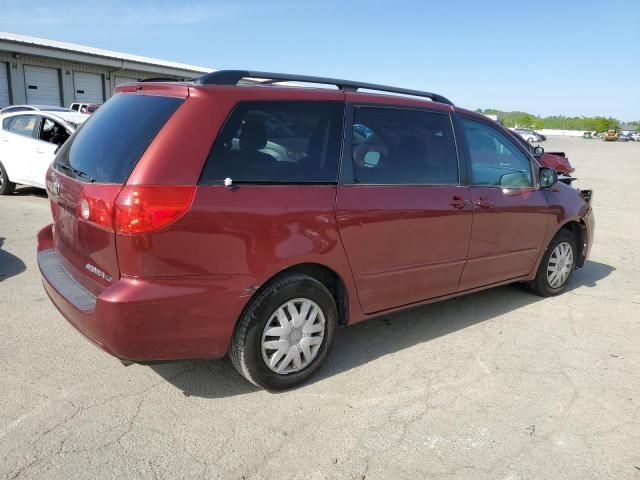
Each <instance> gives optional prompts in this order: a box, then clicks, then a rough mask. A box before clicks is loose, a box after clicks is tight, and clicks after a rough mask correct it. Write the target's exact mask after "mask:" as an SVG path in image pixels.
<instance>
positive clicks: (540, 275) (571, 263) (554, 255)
mask: <svg viewBox="0 0 640 480" xmlns="http://www.w3.org/2000/svg"><path fill="white" fill-rule="evenodd" d="M576 253H577V249H576V239H575V237H574V236H573V234H572V233H571V232H569V231H567V230H561V231H560V232H558V234H557V235H556V236H555V237H554V238H553V240H551V243H550V244H549V247H548V248H547V251H546V252H545V254H544V257H543V258H542V261H541V262H540V266H539V267H538V272H537V274H536V278H535V279H534V280H533V281H532V282H529V284H528V286H529V288H531V290H533V291H534V292H535V293H537V294H538V295H540V296H543V297H550V296H553V295H558V294H559V293H562V292H563V291H564V290H565V289H566V287H567V283H568V282H569V278H571V274H572V273H573V271H574V270H575V266H576Z"/></svg>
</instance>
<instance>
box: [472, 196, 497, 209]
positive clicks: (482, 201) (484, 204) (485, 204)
mask: <svg viewBox="0 0 640 480" xmlns="http://www.w3.org/2000/svg"><path fill="white" fill-rule="evenodd" d="M473 204H474V205H477V206H478V207H480V208H491V207H493V202H492V201H491V200H488V199H486V198H479V199H478V200H476V201H475V202H473Z"/></svg>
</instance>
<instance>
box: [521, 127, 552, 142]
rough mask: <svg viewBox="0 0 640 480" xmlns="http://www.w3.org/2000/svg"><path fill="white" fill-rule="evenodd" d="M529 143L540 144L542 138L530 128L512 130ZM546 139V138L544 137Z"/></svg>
mask: <svg viewBox="0 0 640 480" xmlns="http://www.w3.org/2000/svg"><path fill="white" fill-rule="evenodd" d="M513 131H514V132H516V133H517V134H518V135H520V136H521V137H522V138H524V139H525V140H526V141H527V142H529V143H534V142H541V141H542V138H541V137H540V135H538V134H537V133H536V132H534V131H533V130H531V129H530V128H515V129H514V130H513ZM545 138H546V137H545Z"/></svg>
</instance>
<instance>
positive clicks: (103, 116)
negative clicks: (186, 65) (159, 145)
mask: <svg viewBox="0 0 640 480" xmlns="http://www.w3.org/2000/svg"><path fill="white" fill-rule="evenodd" d="M183 101H184V100H183V99H181V98H173V97H159V96H150V95H130V94H119V95H115V96H114V97H112V98H111V99H110V100H109V101H108V102H106V103H105V104H104V105H103V106H102V107H101V108H99V109H98V110H96V112H95V113H94V114H93V115H91V118H89V120H87V121H86V122H85V124H83V125H82V126H81V127H80V128H79V129H78V131H77V132H76V133H75V135H74V136H72V137H71V138H70V139H69V141H68V142H66V143H65V144H64V146H63V147H62V149H61V150H60V152H59V154H58V156H57V157H56V161H55V163H54V167H56V164H63V165H67V166H70V167H72V168H71V169H68V168H67V169H63V168H57V169H58V170H61V172H62V173H64V174H66V175H73V174H72V173H69V172H70V171H75V172H76V174H77V175H76V176H77V177H78V178H79V179H81V180H85V181H86V180H89V181H95V182H98V183H124V182H125V181H126V180H127V178H128V177H129V175H130V174H131V172H132V170H133V168H134V167H135V165H136V163H138V160H140V157H141V156H142V154H143V153H144V151H145V150H146V149H147V147H148V146H149V144H150V143H151V141H152V140H153V139H154V138H155V136H156V135H157V134H158V132H159V131H160V129H161V128H162V126H163V125H164V124H165V123H166V122H167V120H168V119H169V118H170V117H171V116H172V115H173V114H174V113H175V111H176V110H177V109H178V107H179V106H180V105H181V104H182V102H183Z"/></svg>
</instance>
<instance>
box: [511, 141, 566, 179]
mask: <svg viewBox="0 0 640 480" xmlns="http://www.w3.org/2000/svg"><path fill="white" fill-rule="evenodd" d="M512 135H513V138H514V139H516V140H517V141H518V142H520V144H522V146H523V147H525V148H526V149H527V150H529V153H531V155H533V156H534V157H535V158H536V159H537V160H538V163H539V164H540V166H542V167H547V168H552V169H554V170H555V171H556V172H558V173H559V174H562V175H571V174H572V173H573V172H574V171H575V169H574V168H573V167H572V166H571V164H570V163H569V159H568V158H567V155H566V154H565V153H564V152H545V150H544V148H542V147H541V146H539V145H538V146H535V147H534V146H533V145H532V144H531V143H529V142H527V141H526V140H525V139H524V138H522V137H521V136H520V135H517V134H515V133H512ZM571 180H574V179H571ZM563 181H564V182H565V183H567V182H569V184H570V183H571V182H570V181H569V179H568V178H567V177H564V178H563Z"/></svg>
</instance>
